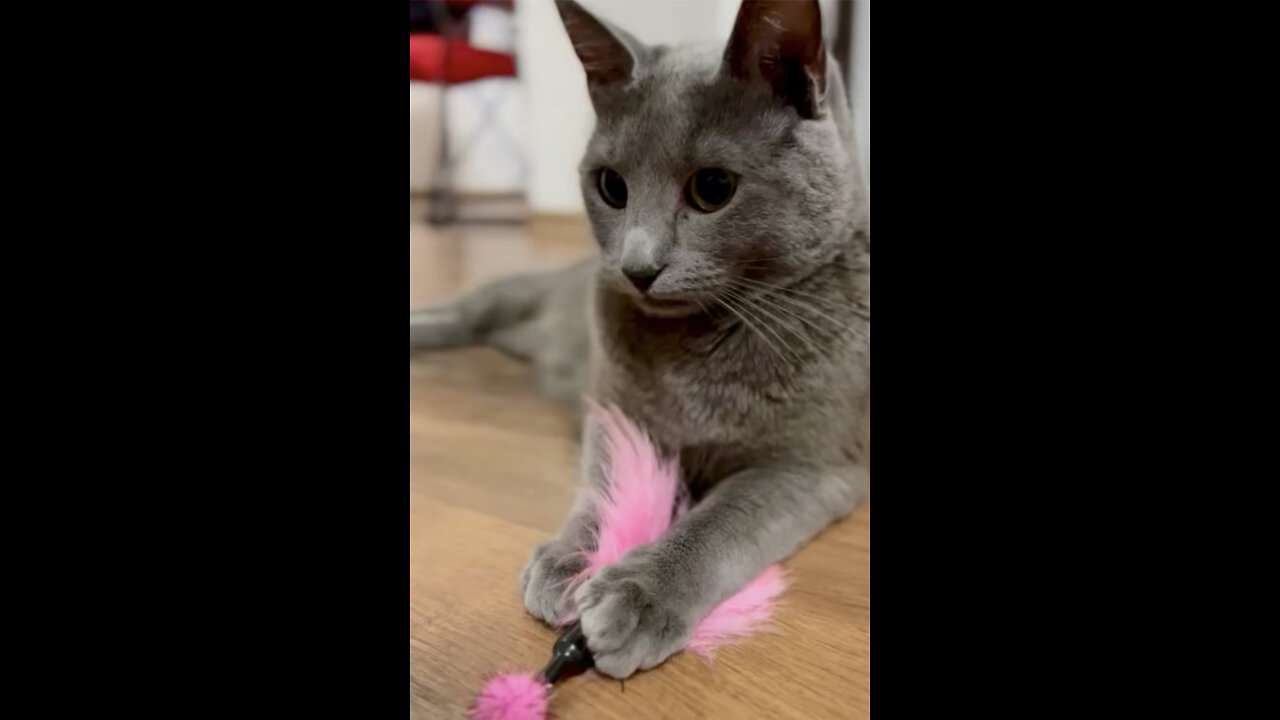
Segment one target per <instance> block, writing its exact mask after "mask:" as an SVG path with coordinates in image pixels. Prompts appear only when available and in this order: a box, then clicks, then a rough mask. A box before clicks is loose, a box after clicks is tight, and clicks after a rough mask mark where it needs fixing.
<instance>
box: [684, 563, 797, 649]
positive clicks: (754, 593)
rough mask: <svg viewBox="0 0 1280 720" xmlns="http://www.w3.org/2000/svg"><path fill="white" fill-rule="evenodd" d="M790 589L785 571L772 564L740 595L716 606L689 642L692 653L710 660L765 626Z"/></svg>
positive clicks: (739, 592)
mask: <svg viewBox="0 0 1280 720" xmlns="http://www.w3.org/2000/svg"><path fill="white" fill-rule="evenodd" d="M786 589H787V579H786V576H785V575H784V574H783V572H782V568H781V567H779V566H777V565H770V566H769V567H767V568H765V569H764V571H763V572H761V573H760V574H759V575H757V576H756V577H755V579H754V580H752V581H751V582H750V583H747V586H746V587H745V588H743V589H741V590H739V591H738V593H737V594H736V595H734V596H733V597H731V598H729V599H728V600H725V601H724V602H722V603H720V604H719V605H717V606H716V609H715V610H712V611H711V614H710V615H708V616H707V617H705V618H703V620H702V622H700V623H698V627H696V628H694V630H693V638H692V639H691V640H690V641H689V650H690V652H693V653H696V654H698V655H701V656H703V657H706V658H709V657H711V655H712V653H714V652H715V650H716V649H717V648H719V647H722V646H724V645H727V644H729V643H731V642H733V641H735V640H741V639H742V638H744V637H747V636H748V635H752V634H754V633H755V632H757V631H759V630H760V628H762V627H764V625H765V623H767V622H769V619H770V618H771V617H773V608H774V605H775V603H776V601H777V599H778V596H779V595H781V594H782V591H784V590H786Z"/></svg>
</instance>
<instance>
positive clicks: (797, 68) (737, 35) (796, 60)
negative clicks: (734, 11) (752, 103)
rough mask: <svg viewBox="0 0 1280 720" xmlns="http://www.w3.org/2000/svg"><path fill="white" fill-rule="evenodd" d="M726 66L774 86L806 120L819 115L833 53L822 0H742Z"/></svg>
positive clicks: (739, 74)
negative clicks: (828, 45) (826, 39)
mask: <svg viewBox="0 0 1280 720" xmlns="http://www.w3.org/2000/svg"><path fill="white" fill-rule="evenodd" d="M724 64H725V69H726V70H727V71H728V73H729V74H730V75H732V76H733V77H736V78H738V79H740V80H746V81H748V82H764V83H768V84H769V85H770V86H771V87H772V89H773V92H774V94H775V95H777V96H778V97H779V98H781V99H782V100H784V101H785V102H787V103H788V104H790V105H792V106H794V107H795V109H796V111H797V112H799V113H800V117H803V118H809V119H813V118H816V117H819V116H820V115H821V114H822V108H823V104H824V101H825V95H826V91H827V49H826V46H825V44H824V43H823V39H822V8H821V7H820V6H819V5H818V0H742V7H741V8H740V9H739V10H738V19H737V22H735V23H734V26H733V35H732V36H730V38H729V46H728V47H727V48H725V53H724Z"/></svg>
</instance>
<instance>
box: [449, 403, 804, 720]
mask: <svg viewBox="0 0 1280 720" xmlns="http://www.w3.org/2000/svg"><path fill="white" fill-rule="evenodd" d="M590 419H591V421H592V422H594V423H596V424H597V425H598V426H599V427H600V429H601V431H602V432H603V434H604V440H605V445H606V447H607V449H608V453H607V455H608V458H609V461H608V466H607V467H606V468H605V471H606V472H605V478H606V488H605V489H604V491H603V492H601V493H600V494H599V495H598V496H597V497H596V498H595V511H596V517H597V518H598V519H599V521H600V522H599V529H598V531H597V533H596V537H595V538H594V539H595V542H594V547H592V548H589V549H584V551H583V552H584V555H585V556H586V558H587V569H586V570H585V571H584V572H583V574H582V575H581V576H579V577H578V578H576V579H575V581H574V582H573V583H571V585H570V587H569V588H568V589H567V590H566V593H571V592H572V589H573V588H575V587H577V585H578V584H580V583H581V582H583V581H585V580H586V579H588V578H590V577H591V576H593V575H594V574H595V573H596V572H598V571H599V570H600V569H601V568H603V567H605V566H606V565H609V564H610V563H614V562H617V561H618V560H619V559H621V558H622V556H623V555H626V553H627V551H629V550H630V549H631V548H634V547H636V546H638V545H645V544H648V543H652V542H656V541H657V540H659V539H661V538H662V536H663V535H664V534H665V533H666V531H667V529H668V528H669V527H671V524H672V523H673V522H674V521H675V520H676V519H678V518H679V516H680V515H681V514H683V513H684V512H685V510H687V509H688V507H687V501H686V500H684V499H683V498H680V497H679V488H680V477H679V463H678V462H677V461H676V459H675V458H663V457H662V456H661V455H660V454H659V453H658V451H657V448H655V447H654V445H653V442H652V440H650V439H649V436H648V435H647V434H645V432H644V431H642V430H641V429H640V428H638V427H636V425H635V423H633V422H631V420H630V419H629V418H627V417H626V416H625V415H623V414H622V412H620V411H619V410H617V409H616V408H612V407H608V408H605V407H599V406H595V407H594V408H593V411H592V413H591V418H590ZM785 589H786V579H785V577H784V576H783V573H782V569H781V568H779V567H778V566H776V565H775V566H772V567H769V568H766V569H765V570H764V571H763V572H761V573H760V574H759V575H758V576H756V578H755V579H754V580H752V581H751V582H750V583H748V584H747V586H746V587H745V588H743V589H742V590H741V591H739V592H738V593H737V594H736V595H734V596H733V597H730V598H729V599H727V600H725V601H724V602H722V603H720V605H719V606H717V607H716V608H715V609H714V610H713V611H711V614H710V615H708V616H707V617H706V618H704V619H703V620H702V621H701V622H700V623H698V625H697V627H696V628H695V629H694V631H693V636H692V637H691V639H690V640H689V645H688V647H687V649H688V650H690V651H692V652H694V653H696V654H698V655H701V656H703V657H708V658H709V657H711V655H712V653H714V651H715V650H716V648H719V647H721V646H723V645H725V644H727V643H730V642H733V641H735V640H738V639H741V638H744V637H747V636H748V635H751V634H752V633H754V632H756V631H758V630H759V629H760V628H761V627H762V626H763V625H764V624H765V623H766V622H768V620H769V618H770V617H772V615H773V608H774V604H775V601H776V600H777V598H778V596H779V595H781V594H782V592H783V590H785ZM569 623H573V624H571V625H570V626H569V628H568V629H567V630H566V631H565V632H564V634H563V635H561V636H560V639H559V640H557V641H556V644H555V647H554V648H553V650H552V655H551V661H550V662H549V663H548V664H547V666H546V667H545V668H544V669H543V670H542V671H541V672H538V673H534V674H519V673H516V674H506V675H498V676H496V677H494V678H493V679H492V680H490V681H489V683H488V684H487V685H485V688H484V690H483V691H482V692H481V693H480V697H479V698H478V699H477V700H476V703H475V705H474V706H473V707H472V709H471V713H470V717H471V718H472V720H545V718H546V717H547V711H548V705H549V703H550V700H551V689H552V686H554V685H555V683H556V682H558V681H559V680H561V679H564V678H567V677H570V676H572V675H576V674H579V673H581V672H585V671H586V670H588V669H590V668H591V666H592V665H593V660H592V659H591V651H590V650H589V649H588V648H587V640H586V637H585V636H584V635H583V634H582V628H581V627H580V626H579V625H578V624H576V623H574V618H573V617H569V618H566V624H569Z"/></svg>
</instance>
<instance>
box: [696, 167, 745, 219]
mask: <svg viewBox="0 0 1280 720" xmlns="http://www.w3.org/2000/svg"><path fill="white" fill-rule="evenodd" d="M737 190H738V176H737V175H734V174H733V173H731V172H729V171H728V170H721V169H720V168H712V169H710V170H699V171H698V172H697V173H695V174H694V176H693V177H691V178H689V186H688V188H687V189H686V190H685V196H686V199H687V200H688V201H689V204H690V205H692V206H694V207H696V208H698V209H699V210H701V211H702V212H708V213H712V212H715V211H717V210H719V209H720V208H722V207H724V206H725V205H728V204H729V201H730V200H732V199H733V194H734V193H735V192H737Z"/></svg>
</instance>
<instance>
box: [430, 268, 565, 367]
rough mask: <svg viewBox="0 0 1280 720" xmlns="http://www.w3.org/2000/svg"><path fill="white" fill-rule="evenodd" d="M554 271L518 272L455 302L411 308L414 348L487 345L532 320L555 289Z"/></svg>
mask: <svg viewBox="0 0 1280 720" xmlns="http://www.w3.org/2000/svg"><path fill="white" fill-rule="evenodd" d="M554 275H555V274H554V273H547V274H543V275H517V276H515V277H510V278H505V279H503V280H499V281H497V282H494V283H490V284H488V285H485V286H484V287H481V288H480V289H478V290H476V291H475V292H472V293H470V294H468V295H465V296H463V297H462V298H461V299H459V300H458V301H456V302H454V303H450V304H446V305H440V306H436V307H431V308H424V309H421V310H416V311H415V310H410V311H409V350H410V352H412V351H414V350H438V349H444V348H456V347H467V346H472V345H483V344H485V343H486V342H488V339H489V338H490V337H491V336H492V335H493V334H494V333H496V332H500V331H502V330H504V329H507V328H510V327H514V326H516V325H519V324H522V323H525V322H528V321H531V320H532V318H534V317H535V316H536V315H537V314H538V311H539V309H540V308H541V307H542V304H543V302H544V301H545V299H546V296H547V294H548V293H549V292H550V291H551V289H552V287H553V277H554Z"/></svg>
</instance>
